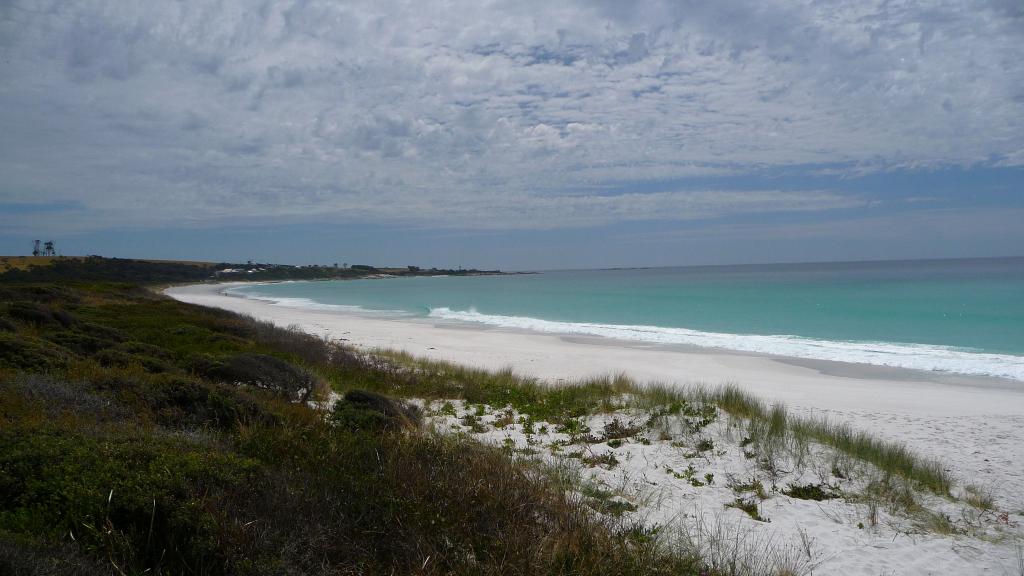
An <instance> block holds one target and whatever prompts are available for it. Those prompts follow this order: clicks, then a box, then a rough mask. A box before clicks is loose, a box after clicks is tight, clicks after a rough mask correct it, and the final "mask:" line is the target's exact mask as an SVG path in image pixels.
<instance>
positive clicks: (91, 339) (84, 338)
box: [46, 330, 117, 356]
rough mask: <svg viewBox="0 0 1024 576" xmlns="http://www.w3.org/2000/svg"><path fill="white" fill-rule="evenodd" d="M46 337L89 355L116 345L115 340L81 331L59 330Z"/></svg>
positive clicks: (74, 350) (79, 352) (69, 348)
mask: <svg viewBox="0 0 1024 576" xmlns="http://www.w3.org/2000/svg"><path fill="white" fill-rule="evenodd" d="M46 339H47V340H49V341H50V342H53V343H54V344H58V345H60V346H63V347H64V348H67V349H68V350H71V351H73V352H75V353H77V354H81V355H83V356H91V355H93V354H96V353H97V352H99V351H101V350H108V349H110V348H113V347H114V346H117V342H115V341H113V340H107V339H104V338H97V337H95V336H92V335H89V334H83V333H81V332H72V331H70V330H61V331H60V332H53V333H51V334H47V335H46Z"/></svg>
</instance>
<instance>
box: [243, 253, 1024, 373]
mask: <svg viewBox="0 0 1024 576" xmlns="http://www.w3.org/2000/svg"><path fill="white" fill-rule="evenodd" d="M231 292H232V293H235V294H238V295H244V296H246V297H250V298H259V299H264V300H269V301H272V302H275V303H277V304H279V305H283V306H297V307H314V308H322V309H332V308H335V307H338V308H337V309H349V310H353V309H357V310H361V311H363V312H364V313H379V314H391V315H404V316H421V317H430V318H436V319H438V320H445V321H454V322H474V323H478V324H485V325H489V326H499V327H506V328H519V329H527V330H535V331H541V332H555V333H567V334H587V335H594V336H606V337H612V338H620V339H625V340H632V341H639V342H651V343H662V344H687V345H694V346H703V347H712V348H727V349H733V350H742V351H751V352H762V353H768V354H777V355H784V356H794V357H802V358H818V359H827V360H842V361H850V362H863V363H869V364H878V365H886V366H899V367H906V368H919V369H926V370H941V371H946V372H956V373H963V374H976V375H990V376H1000V377H1005V378H1013V379H1017V380H1024V258H1012V259H978V260H942V261H935V260H933V261H914V262H867V263H835V264H795V265H767V266H725V267H690V268H656V269H631V270H584V271H560V272H545V273H542V274H531V275H515V276H475V277H435V278H427V277H420V278H395V279H388V280H356V281H338V282H292V283H281V284H267V285H257V286H245V287H240V288H234V289H232V290H231ZM353 307H355V308H353Z"/></svg>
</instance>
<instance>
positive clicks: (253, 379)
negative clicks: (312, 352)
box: [197, 354, 318, 402]
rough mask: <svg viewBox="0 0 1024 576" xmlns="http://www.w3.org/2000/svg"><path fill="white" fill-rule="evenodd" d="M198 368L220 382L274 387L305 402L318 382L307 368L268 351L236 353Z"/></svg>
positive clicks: (290, 398) (267, 387)
mask: <svg viewBox="0 0 1024 576" xmlns="http://www.w3.org/2000/svg"><path fill="white" fill-rule="evenodd" d="M197 372H199V373H201V374H202V375H203V376H205V377H207V378H210V379H212V380H216V381H219V382H225V383H228V384H243V385H247V386H255V387H257V388H264V389H267V390H271V391H273V392H276V393H278V394H280V395H281V396H283V397H285V398H287V399H289V400H291V401H301V402H305V401H306V400H308V399H309V397H310V396H311V395H312V394H313V392H314V390H315V389H316V387H317V385H318V380H317V378H316V376H314V375H313V374H312V373H310V372H309V371H308V370H306V369H304V368H301V367H298V366H295V365H293V364H290V363H288V362H285V361H284V360H281V359H280V358H276V357H274V356H268V355H266V354H237V355H235V356H232V357H230V358H228V359H227V360H226V361H224V362H216V361H215V362H212V363H208V364H206V365H205V366H203V365H200V366H197Z"/></svg>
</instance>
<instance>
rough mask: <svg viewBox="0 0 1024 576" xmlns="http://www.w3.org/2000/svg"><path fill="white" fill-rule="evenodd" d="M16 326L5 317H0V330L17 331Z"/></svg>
mask: <svg viewBox="0 0 1024 576" xmlns="http://www.w3.org/2000/svg"><path fill="white" fill-rule="evenodd" d="M17 331H18V326H17V325H16V324H15V323H14V322H11V321H10V320H8V319H7V318H0V332H17Z"/></svg>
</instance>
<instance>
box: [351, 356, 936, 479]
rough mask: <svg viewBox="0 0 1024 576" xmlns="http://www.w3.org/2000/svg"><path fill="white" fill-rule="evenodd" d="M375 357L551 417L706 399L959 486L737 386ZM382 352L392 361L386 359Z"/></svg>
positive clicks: (475, 396) (403, 386) (388, 385)
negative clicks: (546, 376)
mask: <svg viewBox="0 0 1024 576" xmlns="http://www.w3.org/2000/svg"><path fill="white" fill-rule="evenodd" d="M370 357H373V358H376V359H377V362H379V363H380V364H381V365H382V366H384V367H382V368H380V369H381V370H384V371H386V372H389V373H390V377H389V378H385V379H380V380H378V382H379V383H381V384H383V385H384V389H383V390H384V391H387V392H389V393H394V394H399V395H411V396H417V397H422V398H428V399H442V398H459V399H463V400H466V401H467V402H471V403H486V404H490V405H492V406H496V407H503V406H506V405H510V406H512V407H513V408H515V409H516V410H518V411H520V412H522V413H525V414H529V415H531V416H533V417H534V418H536V419H540V420H547V421H550V422H561V421H563V420H565V419H569V418H578V417H580V416H582V415H585V414H593V413H600V412H611V411H613V410H616V409H619V408H630V407H632V408H641V409H645V410H648V411H652V410H653V411H656V410H658V409H659V408H660V409H665V408H670V409H672V410H675V411H684V412H687V413H690V414H699V413H700V408H701V406H706V405H712V406H716V407H718V408H720V409H721V410H722V411H724V412H725V413H727V414H729V415H732V416H734V417H737V418H742V419H745V420H749V421H751V423H752V429H753V430H756V431H757V433H758V435H760V436H761V437H762V438H763V439H768V440H771V439H782V438H784V437H786V436H787V435H789V436H791V437H796V438H798V439H799V440H803V441H806V440H813V441H815V442H818V443H821V444H824V445H826V446H830V447H832V448H834V449H836V450H837V451H839V452H841V453H842V454H845V455H847V456H849V457H851V458H853V459H856V460H858V461H861V462H866V463H869V464H871V465H873V466H875V467H877V468H878V469H879V470H880V471H881V472H883V473H887V474H893V475H897V476H900V477H902V478H904V479H906V480H908V481H911V482H913V483H915V484H916V485H918V486H921V487H922V488H925V489H927V490H929V491H931V492H934V493H936V494H940V495H948V494H949V491H950V489H951V488H952V486H953V479H952V478H951V476H950V475H949V474H948V473H947V472H946V471H945V470H944V469H943V468H942V465H941V464H940V463H938V462H937V461H934V460H931V459H928V458H924V457H922V456H920V455H918V454H915V453H914V452H913V451H911V450H910V449H908V448H907V447H906V446H904V445H902V444H899V443H896V442H891V441H886V440H882V439H880V438H878V437H876V436H872V435H871V434H869V433H867V432H864V431H859V430H855V429H853V428H852V427H850V426H849V425H846V424H842V423H835V422H830V421H828V420H826V419H814V418H806V417H798V416H794V415H792V414H789V413H788V412H787V410H786V408H785V406H783V405H781V404H768V403H766V402H764V401H763V400H761V399H759V398H757V397H756V396H754V395H752V394H750V393H748V392H746V391H744V390H743V389H741V388H740V387H739V386H736V385H725V386H721V387H718V388H708V387H702V386H696V385H691V386H686V387H669V386H665V385H657V384H655V385H646V386H645V385H641V384H638V383H636V382H634V381H632V380H631V379H629V378H627V377H626V376H625V375H622V374H619V375H615V376H608V377H602V378H591V379H587V380H583V381H578V382H568V383H560V384H558V385H549V384H546V383H543V382H541V381H539V380H537V379H535V378H529V377H523V376H520V375H517V374H515V373H513V372H512V371H511V370H508V369H506V370H502V371H499V372H489V371H486V370H481V369H475V368H466V367H462V366H458V365H454V364H451V363H448V362H442V361H437V360H428V359H422V358H414V357H412V356H410V355H409V354H406V353H404V352H397V351H393V350H378V351H374V352H373V353H372V354H371V355H370ZM382 359H383V360H387V361H389V362H380V361H381V360H382ZM402 368H405V370H403V369H402Z"/></svg>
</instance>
